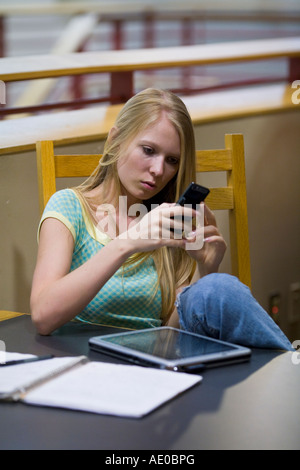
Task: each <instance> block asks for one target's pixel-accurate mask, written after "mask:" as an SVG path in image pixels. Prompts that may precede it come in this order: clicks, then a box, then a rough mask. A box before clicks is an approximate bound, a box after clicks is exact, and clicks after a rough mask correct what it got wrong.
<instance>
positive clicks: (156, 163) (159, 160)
mask: <svg viewBox="0 0 300 470" xmlns="http://www.w3.org/2000/svg"><path fill="white" fill-rule="evenodd" d="M163 172H164V158H163V157H160V156H157V157H155V158H154V159H153V160H152V162H151V167H150V173H151V174H153V175H155V176H160V175H162V174H163Z"/></svg>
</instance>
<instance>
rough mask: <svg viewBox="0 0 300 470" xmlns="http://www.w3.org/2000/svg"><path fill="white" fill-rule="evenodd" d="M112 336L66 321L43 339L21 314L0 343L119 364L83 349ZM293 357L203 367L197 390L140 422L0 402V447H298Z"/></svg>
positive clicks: (299, 407)
mask: <svg viewBox="0 0 300 470" xmlns="http://www.w3.org/2000/svg"><path fill="white" fill-rule="evenodd" d="M113 331H116V330H115V329H112V328H106V327H97V326H93V325H86V324H78V323H71V324H68V325H65V326H64V327H62V328H60V329H59V330H58V331H56V332H55V333H54V334H53V335H51V336H40V335H38V334H37V333H36V331H35V329H34V326H33V325H32V323H31V318H30V317H29V316H26V315H24V316H21V317H18V318H14V319H11V320H6V321H4V322H1V323H0V340H2V341H4V342H5V346H6V350H7V351H11V352H21V353H32V354H41V355H42V354H49V353H51V354H54V355H55V356H66V355H81V354H84V355H87V356H88V357H89V358H90V359H91V360H101V361H105V362H108V361H109V362H116V360H114V359H113V358H111V357H109V356H104V355H100V354H99V353H97V352H94V351H90V350H89V346H88V340H89V338H90V337H91V336H97V335H100V334H106V333H111V332H113ZM294 354H296V353H294ZM292 355H293V353H290V352H286V353H281V352H278V351H271V350H253V353H252V357H251V359H250V361H249V362H245V363H242V364H235V365H228V366H225V367H218V368H215V369H207V370H205V371H203V372H202V373H201V375H202V376H203V380H202V382H201V383H200V384H199V385H197V386H196V387H194V388H192V389H190V390H188V391H187V392H185V393H184V394H182V395H181V396H179V397H176V398H175V399H173V400H171V401H170V402H168V403H166V404H165V405H163V406H161V407H160V408H158V409H157V410H155V411H154V412H152V413H151V414H149V415H147V416H145V417H143V418H141V419H133V418H131V419H130V418H119V417H114V416H105V415H98V414H92V413H85V412H80V411H72V410H62V409H55V408H46V407H45V408H43V407H35V406H30V405H26V404H24V403H1V404H0V449H105V450H112V451H113V450H116V449H118V450H129V449H131V450H132V449H135V450H138V449H149V450H150V449H152V450H153V449H155V450H159V449H161V450H170V451H177V450H185V451H186V450H199V449H207V450H208V449H300V400H299V389H300V364H297V361H293V356H292ZM294 358H295V356H294ZM118 362H120V361H118Z"/></svg>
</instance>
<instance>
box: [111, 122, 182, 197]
mask: <svg viewBox="0 0 300 470" xmlns="http://www.w3.org/2000/svg"><path fill="white" fill-rule="evenodd" d="M179 160H180V137H179V134H178V132H177V130H176V129H175V127H174V126H173V124H171V122H170V121H169V119H168V118H167V115H166V113H162V115H161V117H160V118H159V119H158V121H156V122H155V123H154V124H153V125H151V126H150V127H148V128H147V129H145V130H143V131H142V132H140V133H139V134H138V135H137V136H136V137H135V138H134V139H133V140H132V141H131V143H130V144H129V146H128V147H127V148H126V150H125V152H124V154H123V155H122V156H121V158H120V160H119V162H118V175H119V179H120V183H121V190H122V195H123V196H127V204H128V206H130V205H132V204H134V203H140V202H142V201H143V200H147V199H150V198H151V197H153V196H155V195H156V194H158V193H159V192H160V191H161V190H162V189H163V188H164V187H165V186H166V184H167V183H168V182H169V181H170V180H171V179H172V178H173V177H174V176H175V174H176V173H177V171H178V167H179ZM162 202H163V201H162Z"/></svg>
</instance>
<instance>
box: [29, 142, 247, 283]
mask: <svg viewBox="0 0 300 470" xmlns="http://www.w3.org/2000/svg"><path fill="white" fill-rule="evenodd" d="M100 158H101V155H95V154H93V155H55V154H54V146H53V142H52V141H42V142H38V143H37V170H38V182H39V200H40V210H41V213H42V212H43V210H44V207H45V205H46V204H47V202H48V200H49V199H50V197H51V195H52V194H53V193H54V192H55V191H56V178H61V177H78V176H80V177H88V176H89V175H90V174H91V173H92V172H93V170H94V169H95V167H96V166H97V164H98V162H99V159H100ZM196 171H197V172H220V171H221V172H226V173H227V186H226V187H219V188H210V189H211V192H210V194H209V196H208V197H207V200H206V201H207V204H208V206H209V207H210V208H211V209H212V210H228V211H229V225H230V248H231V268H232V274H234V275H235V276H237V277H238V278H239V279H240V280H241V282H243V283H244V284H246V285H248V286H249V287H251V272H250V255H249V239H248V216H247V197H246V178H245V161H244V140H243V136H242V135H241V134H227V135H226V136H225V148H224V149H220V150H199V151H197V153H196Z"/></svg>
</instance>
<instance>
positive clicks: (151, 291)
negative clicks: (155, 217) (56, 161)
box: [39, 189, 162, 329]
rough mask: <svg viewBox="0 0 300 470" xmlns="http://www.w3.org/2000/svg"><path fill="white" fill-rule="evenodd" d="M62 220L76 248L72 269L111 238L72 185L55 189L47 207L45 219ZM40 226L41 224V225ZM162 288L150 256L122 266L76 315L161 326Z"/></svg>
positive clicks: (125, 324)
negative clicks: (91, 215) (71, 187)
mask: <svg viewBox="0 0 300 470" xmlns="http://www.w3.org/2000/svg"><path fill="white" fill-rule="evenodd" d="M49 217H53V218H55V219H58V220H60V221H61V222H62V223H63V224H64V225H65V226H66V227H67V228H68V229H69V230H70V232H71V233H72V236H73V238H74V251H73V257H72V264H71V268H70V270H71V271H73V270H74V269H76V268H78V267H79V266H81V265H82V264H84V263H85V262H86V261H87V260H88V259H89V258H91V257H92V256H93V255H95V254H96V253H97V252H98V251H99V250H101V248H103V246H105V245H106V244H107V243H109V242H110V241H111V238H110V237H109V236H108V235H107V234H105V233H103V232H101V231H100V230H99V229H98V228H97V227H95V226H94V225H93V224H92V223H91V221H90V218H89V217H88V216H87V213H86V210H85V208H84V207H83V205H82V204H81V201H80V200H79V198H78V197H77V195H76V193H75V192H74V191H73V190H72V189H63V190H61V191H58V192H56V193H55V194H54V195H53V196H52V197H51V199H50V200H49V202H48V204H47V206H46V207H45V210H44V213H43V216H42V219H41V222H40V226H41V224H42V222H43V221H44V220H45V219H46V218H49ZM39 228H40V227H39ZM160 316H161V292H160V289H159V288H158V289H157V272H156V269H155V265H154V261H153V259H152V258H151V257H149V258H147V259H146V260H144V261H143V262H142V263H141V262H135V264H133V265H131V266H128V265H127V266H125V265H123V266H121V267H120V269H119V270H118V271H117V272H116V273H115V274H114V275H113V276H112V277H111V278H110V279H109V280H108V281H107V282H106V284H105V285H104V286H103V287H102V288H101V289H100V291H99V292H98V293H97V295H96V296H95V297H94V298H93V300H92V301H91V302H90V303H89V304H88V305H87V306H86V308H85V309H84V310H83V311H82V312H81V313H80V314H79V315H77V316H76V319H77V320H79V321H82V322H87V323H93V324H98V325H109V326H115V327H119V328H128V329H141V328H149V327H156V326H161V323H162V322H161V318H160Z"/></svg>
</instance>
